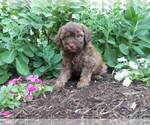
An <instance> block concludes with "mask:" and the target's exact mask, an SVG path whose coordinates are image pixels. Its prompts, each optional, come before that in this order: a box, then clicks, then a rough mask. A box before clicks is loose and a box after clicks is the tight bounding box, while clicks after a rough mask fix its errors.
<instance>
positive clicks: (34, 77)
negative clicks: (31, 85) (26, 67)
mask: <svg viewBox="0 0 150 125" xmlns="http://www.w3.org/2000/svg"><path fill="white" fill-rule="evenodd" d="M38 78H39V76H38V75H30V76H28V77H27V78H26V79H27V80H28V81H31V82H35V81H36V80H37V79H38Z"/></svg>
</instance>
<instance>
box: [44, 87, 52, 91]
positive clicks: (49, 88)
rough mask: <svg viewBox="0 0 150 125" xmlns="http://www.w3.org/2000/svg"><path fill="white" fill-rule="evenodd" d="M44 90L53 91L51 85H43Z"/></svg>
mask: <svg viewBox="0 0 150 125" xmlns="http://www.w3.org/2000/svg"><path fill="white" fill-rule="evenodd" d="M45 91H46V92H52V91H53V87H51V86H45Z"/></svg>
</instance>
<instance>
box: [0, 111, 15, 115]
mask: <svg viewBox="0 0 150 125" xmlns="http://www.w3.org/2000/svg"><path fill="white" fill-rule="evenodd" d="M10 114H12V112H8V111H6V112H0V115H3V116H6V115H10Z"/></svg>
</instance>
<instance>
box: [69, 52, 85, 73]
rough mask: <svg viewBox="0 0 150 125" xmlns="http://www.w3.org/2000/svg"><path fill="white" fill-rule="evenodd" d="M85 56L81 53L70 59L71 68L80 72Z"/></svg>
mask: <svg viewBox="0 0 150 125" xmlns="http://www.w3.org/2000/svg"><path fill="white" fill-rule="evenodd" d="M84 62H85V58H84V55H83V54H80V55H78V56H75V57H74V58H73V59H72V69H73V71H75V72H81V69H82V68H83V66H84Z"/></svg>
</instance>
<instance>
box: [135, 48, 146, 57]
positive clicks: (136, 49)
mask: <svg viewBox="0 0 150 125" xmlns="http://www.w3.org/2000/svg"><path fill="white" fill-rule="evenodd" d="M133 49H134V50H135V51H136V52H137V53H138V54H139V55H142V56H143V55H144V52H143V51H142V49H141V48H140V47H137V46H133Z"/></svg>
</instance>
